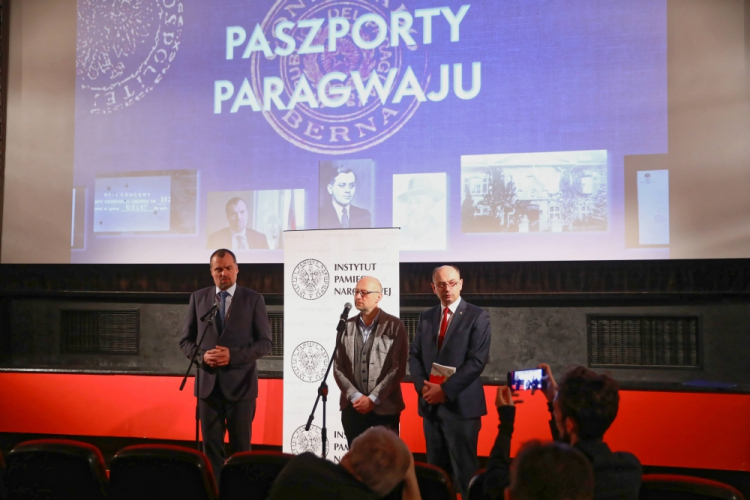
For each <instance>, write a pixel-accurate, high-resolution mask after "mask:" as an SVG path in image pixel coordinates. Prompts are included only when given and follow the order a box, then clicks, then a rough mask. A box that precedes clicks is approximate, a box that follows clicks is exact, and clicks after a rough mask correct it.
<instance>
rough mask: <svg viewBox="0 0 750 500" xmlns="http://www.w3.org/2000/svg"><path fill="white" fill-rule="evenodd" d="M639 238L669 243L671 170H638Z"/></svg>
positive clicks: (656, 243) (641, 240)
mask: <svg viewBox="0 0 750 500" xmlns="http://www.w3.org/2000/svg"><path fill="white" fill-rule="evenodd" d="M638 240H639V241H638V242H639V243H640V244H641V245H669V170H651V171H643V172H638Z"/></svg>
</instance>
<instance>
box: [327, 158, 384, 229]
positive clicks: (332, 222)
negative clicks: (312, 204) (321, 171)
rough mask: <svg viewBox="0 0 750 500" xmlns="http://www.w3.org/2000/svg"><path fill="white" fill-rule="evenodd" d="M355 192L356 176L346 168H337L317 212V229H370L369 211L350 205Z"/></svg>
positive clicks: (370, 218)
mask: <svg viewBox="0 0 750 500" xmlns="http://www.w3.org/2000/svg"><path fill="white" fill-rule="evenodd" d="M356 191H357V175H356V174H355V173H354V172H352V171H351V170H350V169H348V168H346V167H338V168H337V169H336V170H334V171H333V173H332V174H331V176H330V178H329V180H328V194H330V195H331V198H330V199H325V200H324V201H323V204H322V205H321V206H320V211H319V212H318V228H319V229H326V228H331V229H336V228H349V227H372V217H371V216H370V211H369V210H366V209H364V208H360V207H356V206H354V205H352V198H354V193H355V192H356Z"/></svg>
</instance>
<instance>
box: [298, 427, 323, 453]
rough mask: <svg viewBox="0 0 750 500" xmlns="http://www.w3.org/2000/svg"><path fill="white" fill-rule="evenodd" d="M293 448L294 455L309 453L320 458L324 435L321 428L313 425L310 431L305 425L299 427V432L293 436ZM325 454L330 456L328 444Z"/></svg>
mask: <svg viewBox="0 0 750 500" xmlns="http://www.w3.org/2000/svg"><path fill="white" fill-rule="evenodd" d="M291 446H292V453H294V454H295V455H299V454H300V453H305V452H306V451H309V452H311V453H314V454H315V455H318V456H320V452H321V449H322V447H323V435H322V434H321V430H320V427H318V426H317V425H311V426H310V430H309V431H306V430H305V426H304V425H301V426H299V427H297V430H295V431H294V434H292V442H291ZM325 454H326V455H328V443H326V451H325Z"/></svg>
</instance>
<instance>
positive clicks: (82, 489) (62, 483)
mask: <svg viewBox="0 0 750 500" xmlns="http://www.w3.org/2000/svg"><path fill="white" fill-rule="evenodd" d="M7 461H8V465H7V469H6V471H5V486H6V488H7V492H8V498H11V499H14V500H15V499H18V500H26V499H37V498H44V499H45V500H52V499H55V500H67V499H70V500H86V499H91V500H94V499H97V500H98V499H102V498H104V496H105V491H106V487H107V471H106V469H105V467H104V459H103V458H102V454H101V452H100V451H99V449H98V448H96V447H95V446H93V445H90V444H88V443H81V442H79V441H70V440H67V439H40V440H36V441H26V442H25V443H21V444H19V445H17V446H16V447H15V448H13V450H11V452H10V453H8V460H7Z"/></svg>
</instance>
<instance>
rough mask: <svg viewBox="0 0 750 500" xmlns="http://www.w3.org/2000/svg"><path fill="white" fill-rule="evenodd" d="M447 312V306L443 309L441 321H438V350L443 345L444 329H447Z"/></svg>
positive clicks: (448, 310) (448, 311)
mask: <svg viewBox="0 0 750 500" xmlns="http://www.w3.org/2000/svg"><path fill="white" fill-rule="evenodd" d="M448 313H450V309H448V308H447V307H446V308H445V309H444V310H443V321H442V322H441V323H440V335H438V352H440V349H442V347H443V340H445V331H446V330H447V329H448Z"/></svg>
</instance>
